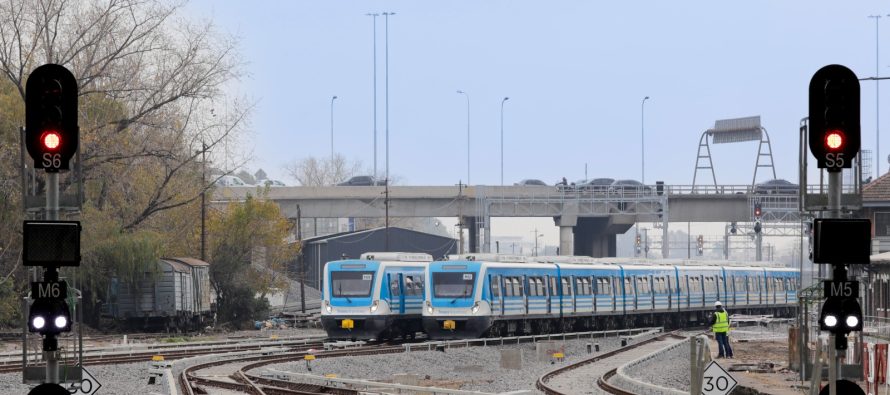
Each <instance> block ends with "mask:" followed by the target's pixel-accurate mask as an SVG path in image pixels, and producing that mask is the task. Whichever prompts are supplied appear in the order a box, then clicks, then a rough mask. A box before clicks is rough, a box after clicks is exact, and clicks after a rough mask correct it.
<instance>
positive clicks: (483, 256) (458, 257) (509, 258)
mask: <svg viewBox="0 0 890 395" xmlns="http://www.w3.org/2000/svg"><path fill="white" fill-rule="evenodd" d="M528 258H529V257H526V256H523V255H511V254H492V253H479V254H453V255H448V260H449V261H479V262H482V261H486V262H509V263H526V262H533V261H532V260H529V259H528Z"/></svg>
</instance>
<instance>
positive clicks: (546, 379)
mask: <svg viewBox="0 0 890 395" xmlns="http://www.w3.org/2000/svg"><path fill="white" fill-rule="evenodd" d="M669 338H673V339H685V338H686V336H683V335H681V334H679V331H674V332H668V333H664V334H661V335H658V336H655V337H653V338H650V339H647V340H644V341H641V342H638V343H634V344H630V345H627V346H625V347H621V348H619V349H617V350H613V351H609V352H606V353H603V354H600V355H597V356H595V357H593V358H588V359H585V360H583V361H580V362H576V363H573V364H571V365H566V366H563V367H561V368H559V369H555V370H552V371H550V372H547V373H545V374H544V375H543V376H541V377H540V378H538V381H537V383H536V384H535V386H536V387H537V389H539V390H540V391H542V392H544V393H545V394H547V395H563V394H566V393H565V392H562V391H561V390H560V389H559V388H557V386H555V385H553V384H552V382H553V381H555V379H556V378H558V377H559V376H561V375H566V374H567V373H568V372H571V371H573V370H576V369H578V368H581V367H583V366H585V365H589V364H593V363H596V362H599V361H602V360H605V359H608V358H612V357H615V356H618V355H621V354H626V353H628V352H631V351H633V350H636V349H638V348H640V347H643V346H647V345H650V344H652V343H655V342H660V341H664V340H667V339H669ZM617 370H618V368H617V367H616V368H613V369H609V370H608V371H606V372H605V373H604V374H602V375H601V376H600V377H597V380H596V384H597V386H598V387H599V388H600V389H601V390H603V391H606V392H607V393H610V394H615V395H637V394H635V393H632V392H627V391H625V390H623V389H621V388H618V387H615V386H613V385H611V384H609V379H610V378H611V377H612V376H614V375H615V374H616V372H617Z"/></svg>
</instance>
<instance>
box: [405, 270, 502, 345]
mask: <svg viewBox="0 0 890 395" xmlns="http://www.w3.org/2000/svg"><path fill="white" fill-rule="evenodd" d="M481 269H482V263H480V262H476V261H466V260H453V261H437V262H432V263H431V264H430V265H429V270H428V271H427V273H428V277H427V278H428V281H429V286H427V289H426V301H425V302H424V306H423V319H422V321H423V330H424V332H426V333H427V335H428V336H429V337H430V338H431V339H471V338H477V337H481V336H482V334H483V333H485V332H486V331H487V330H488V328H489V327H490V326H491V307H490V306H489V304H488V303H487V302H485V301H484V300H480V299H482V298H481V297H482V295H483V292H485V293H489V292H490V290H489V289H488V288H489V286H488V285H487V284H486V282H485V281H480V279H481V278H483V277H482V275H481V272H482V270H481ZM504 308H505V309H510V310H512V309H514V308H519V304H518V303H514V302H513V301H511V302H509V304H508V305H506V306H505V307H504Z"/></svg>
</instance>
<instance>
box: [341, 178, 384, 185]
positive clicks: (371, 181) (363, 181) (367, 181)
mask: <svg viewBox="0 0 890 395" xmlns="http://www.w3.org/2000/svg"><path fill="white" fill-rule="evenodd" d="M383 185H386V181H384V180H378V179H376V178H374V176H355V177H352V178H350V179H348V180H346V181H343V182H341V183H339V184H337V186H339V187H370V186H383Z"/></svg>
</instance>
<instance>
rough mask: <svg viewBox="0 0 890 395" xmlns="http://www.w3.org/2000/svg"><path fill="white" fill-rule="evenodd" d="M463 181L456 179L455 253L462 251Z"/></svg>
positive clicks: (461, 252)
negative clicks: (456, 237)
mask: <svg viewBox="0 0 890 395" xmlns="http://www.w3.org/2000/svg"><path fill="white" fill-rule="evenodd" d="M463 200H464V199H463V181H461V180H458V181H457V234H458V239H457V253H458V254H463V252H464V223H463V222H464V215H463V206H464V204H463V203H464V202H463Z"/></svg>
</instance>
